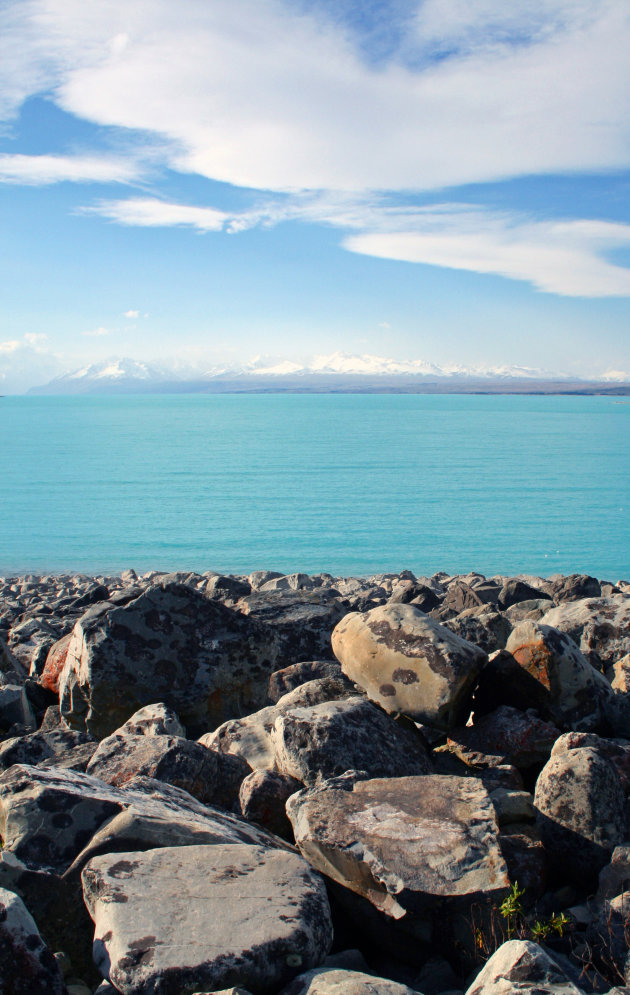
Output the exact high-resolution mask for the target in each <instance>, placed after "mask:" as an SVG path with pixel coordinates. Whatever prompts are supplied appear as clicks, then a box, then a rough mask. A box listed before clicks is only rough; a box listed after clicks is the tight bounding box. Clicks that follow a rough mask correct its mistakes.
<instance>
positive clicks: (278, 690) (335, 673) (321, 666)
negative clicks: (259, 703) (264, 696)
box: [268, 660, 344, 704]
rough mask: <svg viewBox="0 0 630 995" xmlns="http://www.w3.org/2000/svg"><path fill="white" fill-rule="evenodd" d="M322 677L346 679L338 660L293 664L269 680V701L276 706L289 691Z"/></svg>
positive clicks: (276, 672) (307, 661) (277, 671)
mask: <svg viewBox="0 0 630 995" xmlns="http://www.w3.org/2000/svg"><path fill="white" fill-rule="evenodd" d="M321 677H335V678H339V679H344V676H343V673H342V670H341V667H340V665H339V664H338V663H337V661H336V660H305V661H303V662H302V663H292V664H291V666H289V667H283V668H282V670H276V671H275V672H274V673H273V674H272V675H271V677H270V678H269V691H268V698H269V701H270V702H272V703H273V704H275V703H276V702H277V701H279V700H280V698H282V697H283V696H284V695H285V694H288V693H289V691H294V690H295V688H297V687H299V686H300V685H301V684H306V683H307V682H308V681H315V680H319V678H321Z"/></svg>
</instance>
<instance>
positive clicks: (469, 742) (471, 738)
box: [448, 705, 560, 768]
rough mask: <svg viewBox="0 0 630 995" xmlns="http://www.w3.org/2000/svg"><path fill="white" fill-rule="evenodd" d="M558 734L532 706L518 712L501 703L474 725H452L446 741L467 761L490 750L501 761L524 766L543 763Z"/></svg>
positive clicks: (471, 762) (520, 766)
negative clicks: (531, 708)
mask: <svg viewBox="0 0 630 995" xmlns="http://www.w3.org/2000/svg"><path fill="white" fill-rule="evenodd" d="M559 736H560V731H559V730H558V729H557V728H556V727H555V726H554V725H551V724H550V723H548V722H543V721H542V719H540V718H539V717H538V715H537V714H536V713H535V712H534V711H533V710H530V711H527V712H521V711H519V710H518V709H517V708H512V707H511V706H510V705H501V706H500V708H497V709H496V710H495V711H494V712H490V713H489V714H488V715H482V716H481V718H479V719H477V720H476V721H475V722H474V725H472V726H460V727H458V728H457V729H453V730H452V731H451V733H450V735H449V739H448V744H449V747H450V749H451V750H452V751H453V752H454V753H455V754H456V755H457V756H458V757H460V758H461V759H462V760H463V761H464V762H465V763H468V764H475V763H477V762H478V761H477V760H476V755H478V754H481V755H483V754H491V755H494V756H498V757H502V758H504V760H503V762H504V763H508V764H513V765H514V766H515V767H519V768H527V767H531V766H533V765H542V764H544V763H546V762H547V760H548V759H549V756H550V754H551V750H552V747H553V744H554V743H555V741H556V740H557V739H558V737H559Z"/></svg>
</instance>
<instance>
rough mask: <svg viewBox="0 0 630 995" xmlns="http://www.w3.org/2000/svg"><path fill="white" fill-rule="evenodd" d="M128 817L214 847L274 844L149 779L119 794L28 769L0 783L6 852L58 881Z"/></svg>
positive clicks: (0, 831)
mask: <svg viewBox="0 0 630 995" xmlns="http://www.w3.org/2000/svg"><path fill="white" fill-rule="evenodd" d="M127 809H130V810H132V811H133V812H134V813H135V814H136V815H141V816H147V817H150V816H153V817H154V818H155V819H157V820H160V821H161V822H162V823H163V824H166V825H171V826H175V827H176V826H178V825H180V824H182V823H183V824H185V826H186V827H190V826H193V827H196V828H197V829H198V830H205V831H208V832H209V833H214V834H215V841H216V842H217V843H219V842H220V843H226V842H230V843H231V842H234V843H238V842H245V843H261V844H264V845H268V846H273V845H274V844H275V841H274V838H273V837H271V836H270V835H269V834H268V833H265V832H264V830H262V829H258V828H257V827H255V826H252V825H250V824H249V823H247V822H245V821H244V820H242V819H238V818H236V817H235V816H233V815H230V814H228V813H227V812H221V811H220V810H218V809H215V808H210V807H209V806H206V805H202V804H201V803H200V802H198V801H197V800H196V799H194V798H192V797H191V796H190V795H189V794H187V792H185V791H182V790H180V789H178V788H175V787H172V786H171V785H168V784H162V783H161V782H159V781H154V780H152V779H151V778H136V779H134V780H133V781H132V782H131V784H130V786H129V787H127V788H117V787H115V786H113V785H109V784H105V783H104V782H103V781H100V780H99V779H98V778H96V777H90V776H89V775H87V774H80V773H78V772H76V771H70V770H59V769H57V768H54V767H52V768H50V769H48V770H44V769H42V768H38V767H29V766H27V765H26V764H24V765H17V764H16V765H15V766H14V767H12V768H11V769H10V770H9V771H6V772H5V773H4V774H2V775H0V836H1V837H2V839H3V841H4V847H5V849H6V850H9V851H10V852H12V853H14V854H15V855H16V856H17V857H19V858H20V859H21V860H24V862H25V863H26V864H27V865H29V866H30V867H32V868H35V869H37V868H42V867H43V868H46V869H50V870H52V871H54V872H55V873H62V872H63V871H65V870H66V869H67V868H68V867H69V865H70V864H71V863H72V862H73V861H74V860H75V858H76V857H77V856H78V854H79V853H80V851H81V850H83V848H84V847H85V846H86V845H87V844H89V842H90V840H91V839H92V837H93V836H94V834H95V833H96V832H97V831H98V830H99V829H100V828H101V827H102V826H103V824H104V823H105V822H108V821H109V820H110V819H112V818H113V817H114V816H116V815H118V814H119V813H120V812H122V811H124V810H127ZM169 842H170V840H169ZM277 844H278V845H282V844H280V841H277ZM154 845H155V844H154ZM158 845H159V844H158Z"/></svg>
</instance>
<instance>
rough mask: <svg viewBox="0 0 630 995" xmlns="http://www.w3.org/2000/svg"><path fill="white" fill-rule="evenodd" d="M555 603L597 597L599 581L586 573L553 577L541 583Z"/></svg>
mask: <svg viewBox="0 0 630 995" xmlns="http://www.w3.org/2000/svg"><path fill="white" fill-rule="evenodd" d="M542 590H543V591H545V593H546V594H548V595H549V596H550V597H551V598H553V600H554V601H555V602H556V604H560V603H561V602H563V601H581V600H582V599H583V598H599V597H600V596H601V594H602V589H601V586H600V583H599V581H598V580H597V579H596V578H595V577H589V575H588V574H569V576H568V577H554V578H553V579H552V580H549V581H547V583H546V584H543V585H542Z"/></svg>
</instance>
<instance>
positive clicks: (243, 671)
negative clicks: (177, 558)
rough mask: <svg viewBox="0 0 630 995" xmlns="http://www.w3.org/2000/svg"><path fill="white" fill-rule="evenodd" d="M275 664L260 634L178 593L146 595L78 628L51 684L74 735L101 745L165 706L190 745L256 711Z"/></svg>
mask: <svg viewBox="0 0 630 995" xmlns="http://www.w3.org/2000/svg"><path fill="white" fill-rule="evenodd" d="M276 659H277V656H276V653H275V650H274V647H273V639H272V637H271V634H270V632H269V631H268V630H267V629H266V628H262V627H261V626H260V625H257V624H256V623H255V622H254V621H253V620H252V619H248V618H245V617H244V616H243V615H242V614H240V613H239V612H235V611H233V610H231V609H229V608H226V607H225V606H224V605H222V604H221V603H220V602H218V601H213V600H211V599H209V598H206V597H204V596H203V595H202V594H200V593H199V592H197V591H194V590H192V589H191V588H188V587H186V586H184V585H182V584H174V583H172V584H166V585H164V586H160V585H157V586H154V587H151V588H149V589H148V590H147V591H146V592H145V593H144V594H142V595H141V596H140V597H139V598H137V599H136V600H135V601H131V602H129V604H127V605H123V606H122V607H111V606H108V605H101V606H97V607H96V608H95V609H92V610H90V611H89V612H87V613H86V615H84V616H83V618H82V619H81V620H80V621H79V622H78V623H77V624H76V626H75V628H74V631H73V634H72V641H71V643H70V647H69V649H68V656H67V659H66V663H65V666H64V669H63V672H62V675H61V678H60V682H59V695H60V705H61V711H62V714H63V715H64V716H65V718H66V719H67V721H68V723H69V724H70V725H72V726H73V727H74V728H80V729H87V731H88V732H90V733H91V734H92V735H94V736H96V737H97V738H98V739H102V738H103V737H105V736H108V735H109V734H110V733H112V732H113V731H114V730H115V729H117V728H118V727H119V726H120V725H122V723H123V722H124V721H125V720H126V719H128V718H129V716H130V714H131V713H133V712H135V711H136V710H137V709H138V708H140V707H142V706H143V705H148V704H150V703H152V702H155V701H156V699H157V700H160V701H163V702H164V703H165V704H167V705H168V706H169V707H171V708H173V709H174V710H175V711H176V712H177V714H178V715H179V716H180V718H181V720H182V722H183V723H184V725H185V726H186V728H187V729H188V731H189V734H190V735H191V736H195V735H200V734H201V733H203V732H204V731H205V730H206V729H208V727H211V728H212V727H213V726H216V725H218V724H219V723H220V722H223V721H224V720H225V719H227V718H230V717H233V716H236V715H243V714H246V713H247V712H249V711H252V710H253V709H256V708H258V707H260V706H261V705H262V704H263V702H264V701H265V700H266V697H267V683H268V680H269V674H270V673H271V671H272V670H273V665H274V664H275V661H276Z"/></svg>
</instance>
